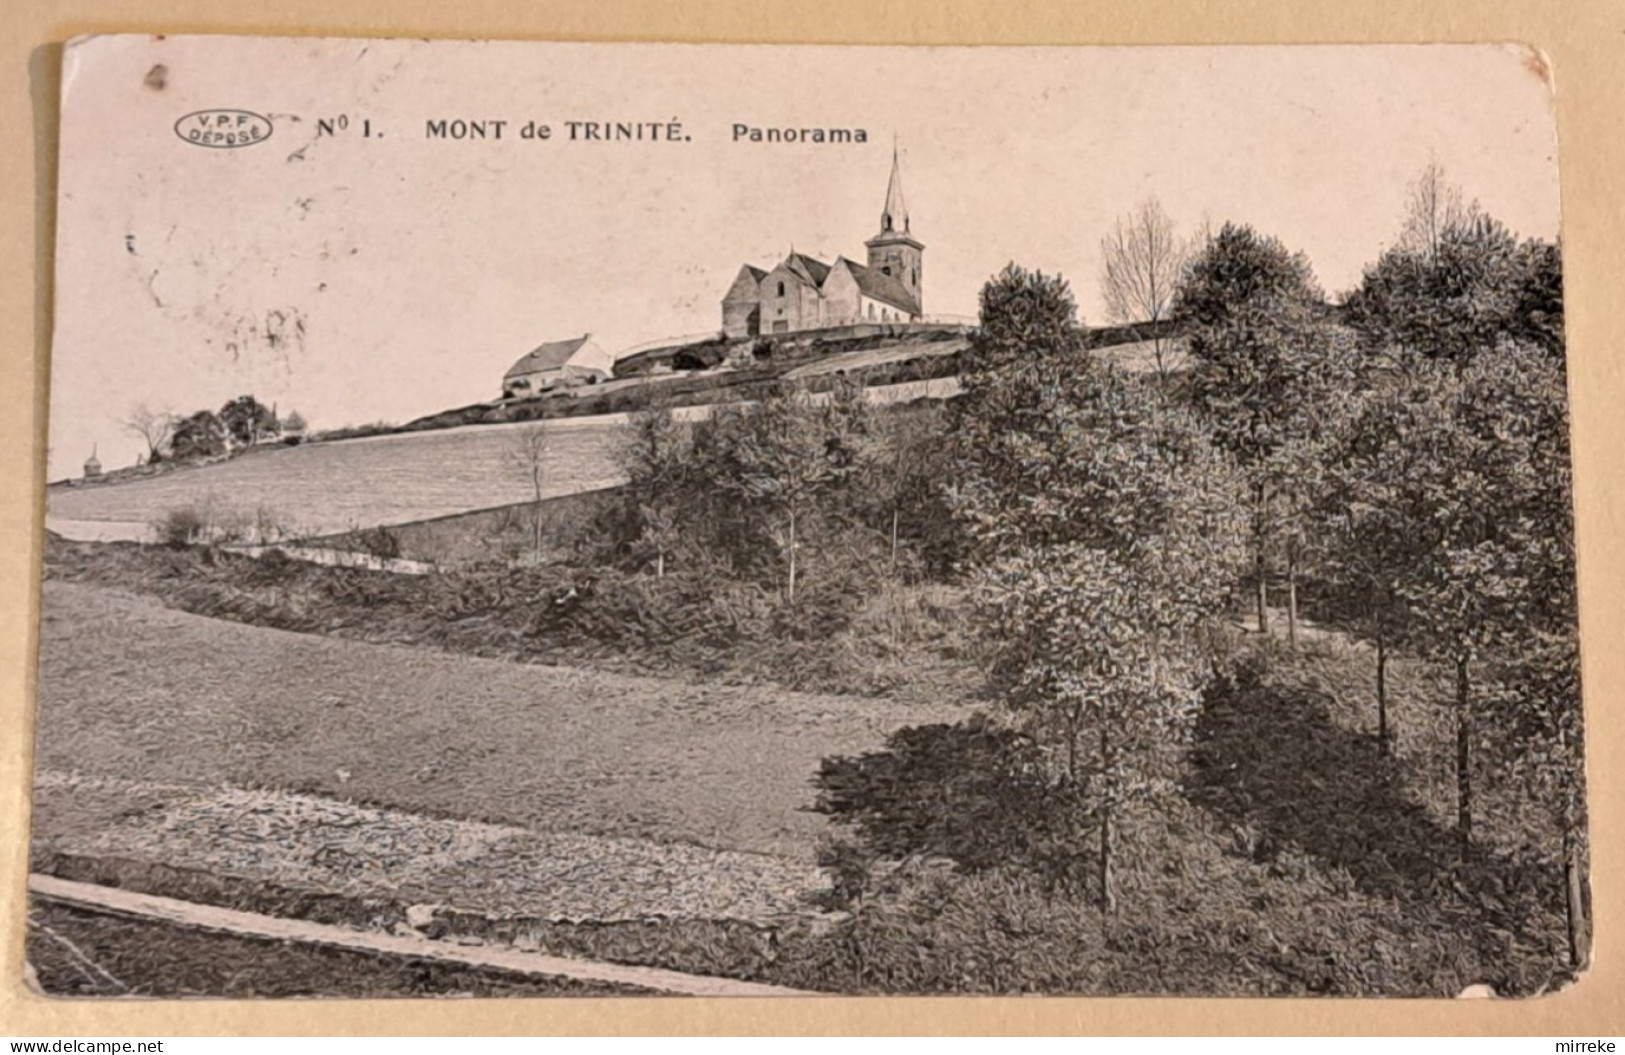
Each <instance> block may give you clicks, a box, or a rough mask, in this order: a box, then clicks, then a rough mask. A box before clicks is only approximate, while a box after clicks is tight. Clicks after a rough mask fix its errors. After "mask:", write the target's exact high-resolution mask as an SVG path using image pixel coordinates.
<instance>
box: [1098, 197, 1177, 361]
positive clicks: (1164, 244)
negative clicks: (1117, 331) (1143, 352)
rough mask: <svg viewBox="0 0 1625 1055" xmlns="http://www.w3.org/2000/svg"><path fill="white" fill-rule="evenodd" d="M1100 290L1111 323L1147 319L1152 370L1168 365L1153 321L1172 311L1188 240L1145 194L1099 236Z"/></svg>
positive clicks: (1164, 316)
mask: <svg viewBox="0 0 1625 1055" xmlns="http://www.w3.org/2000/svg"><path fill="white" fill-rule="evenodd" d="M1100 255H1101V258H1102V264H1101V272H1100V291H1101V295H1102V296H1103V297H1104V298H1105V300H1106V317H1107V318H1108V319H1109V320H1111V321H1112V322H1117V323H1130V322H1149V323H1152V324H1153V326H1152V332H1151V347H1152V351H1153V353H1154V354H1155V356H1156V361H1157V374H1158V376H1160V377H1162V378H1163V379H1164V380H1166V379H1167V376H1168V367H1167V362H1166V358H1165V355H1164V351H1165V345H1166V343H1167V342H1166V339H1165V338H1164V337H1163V334H1162V331H1161V329H1160V327H1157V326H1156V325H1155V324H1157V323H1160V322H1161V321H1162V320H1164V319H1166V318H1167V317H1168V316H1169V314H1170V313H1171V311H1172V309H1173V303H1174V291H1175V290H1176V289H1177V288H1178V285H1179V279H1180V275H1181V274H1182V273H1183V271H1184V269H1185V262H1186V260H1187V259H1188V258H1189V255H1190V246H1189V243H1187V242H1185V241H1184V240H1183V239H1181V238H1180V237H1179V235H1178V234H1177V233H1176V232H1175V231H1174V225H1173V222H1172V221H1171V220H1169V219H1168V215H1167V213H1165V212H1163V211H1162V205H1161V203H1160V202H1158V201H1157V199H1156V198H1147V199H1145V200H1144V201H1143V202H1141V203H1140V204H1139V205H1138V206H1136V207H1135V209H1134V211H1133V212H1132V213H1130V214H1129V215H1128V216H1125V217H1119V218H1118V220H1117V225H1116V226H1115V227H1114V228H1113V229H1112V233H1111V234H1109V235H1107V236H1106V237H1105V238H1103V239H1101V242H1100Z"/></svg>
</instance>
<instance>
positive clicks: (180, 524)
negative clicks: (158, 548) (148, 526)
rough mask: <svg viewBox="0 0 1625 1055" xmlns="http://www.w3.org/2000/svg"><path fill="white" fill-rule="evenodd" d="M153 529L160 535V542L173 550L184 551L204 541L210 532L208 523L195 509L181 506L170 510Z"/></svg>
mask: <svg viewBox="0 0 1625 1055" xmlns="http://www.w3.org/2000/svg"><path fill="white" fill-rule="evenodd" d="M153 527H154V529H155V530H156V531H157V533H158V541H159V542H161V543H163V544H164V545H166V546H169V547H171V548H173V549H184V548H186V547H187V546H190V545H193V544H194V543H197V542H201V541H203V539H204V537H205V535H206V533H207V531H208V521H207V519H206V518H205V517H204V515H203V514H202V513H200V512H199V511H198V510H197V509H196V508H195V507H193V506H181V507H180V508H179V509H171V510H169V511H168V512H167V513H165V514H164V515H163V516H162V517H160V518H159V520H158V522H157V523H156V524H154V525H153Z"/></svg>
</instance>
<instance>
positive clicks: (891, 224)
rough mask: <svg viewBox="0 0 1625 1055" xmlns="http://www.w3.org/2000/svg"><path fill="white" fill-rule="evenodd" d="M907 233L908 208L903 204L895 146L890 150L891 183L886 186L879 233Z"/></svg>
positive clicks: (900, 175) (900, 176)
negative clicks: (884, 206) (884, 205)
mask: <svg viewBox="0 0 1625 1055" xmlns="http://www.w3.org/2000/svg"><path fill="white" fill-rule="evenodd" d="M889 231H897V232H900V233H903V234H907V233H908V206H907V205H905V204H904V203H903V175H902V171H901V169H900V167H899V165H898V163H897V144H896V143H895V142H894V143H892V148H891V181H890V182H889V183H887V184H886V209H885V211H884V212H882V213H881V214H880V233H881V234H885V233H887V232H889Z"/></svg>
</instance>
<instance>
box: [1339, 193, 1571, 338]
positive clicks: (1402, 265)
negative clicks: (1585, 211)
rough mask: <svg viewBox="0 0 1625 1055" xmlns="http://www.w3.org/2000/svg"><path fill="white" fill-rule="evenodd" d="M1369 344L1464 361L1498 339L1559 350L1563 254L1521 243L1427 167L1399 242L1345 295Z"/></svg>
mask: <svg viewBox="0 0 1625 1055" xmlns="http://www.w3.org/2000/svg"><path fill="white" fill-rule="evenodd" d="M1344 305H1345V310H1346V314H1347V317H1348V319H1349V322H1350V324H1351V325H1353V326H1354V327H1355V328H1356V329H1357V330H1358V331H1359V332H1360V334H1361V337H1362V339H1363V341H1364V343H1365V344H1366V345H1367V347H1368V348H1370V349H1372V350H1376V351H1389V350H1392V349H1410V350H1412V351H1415V352H1416V353H1418V354H1420V355H1423V356H1426V357H1429V358H1434V359H1443V360H1447V361H1450V362H1453V363H1458V364H1460V363H1464V362H1466V361H1467V360H1468V359H1470V358H1471V357H1473V356H1474V355H1477V354H1479V353H1480V352H1484V351H1488V350H1490V349H1493V348H1495V347H1496V345H1497V343H1498V342H1500V341H1502V340H1507V339H1511V340H1515V341H1518V342H1521V343H1526V344H1529V345H1532V346H1533V347H1535V348H1537V349H1540V350H1543V351H1545V352H1547V353H1549V354H1556V355H1561V353H1562V350H1563V274H1562V253H1561V250H1560V249H1559V247H1558V246H1556V245H1554V244H1552V243H1549V242H1542V241H1539V240H1533V239H1532V240H1529V241H1526V242H1522V243H1520V242H1519V241H1518V240H1517V238H1516V237H1515V236H1514V235H1513V234H1512V233H1511V232H1510V231H1508V230H1507V229H1506V227H1505V226H1504V225H1502V224H1501V223H1500V222H1499V221H1497V220H1495V219H1494V218H1493V217H1491V216H1489V215H1487V214H1486V213H1485V212H1484V211H1483V210H1482V209H1480V208H1479V206H1478V203H1477V202H1471V203H1467V202H1465V201H1464V199H1463V196H1462V193H1461V190H1460V189H1459V188H1457V187H1454V186H1452V185H1450V184H1448V183H1447V182H1445V180H1444V174H1443V170H1442V169H1441V168H1439V166H1438V165H1436V164H1430V165H1429V166H1428V167H1427V168H1426V169H1424V170H1423V172H1422V174H1421V175H1420V176H1419V177H1418V178H1417V180H1416V181H1415V182H1413V184H1412V186H1411V198H1410V202H1409V207H1408V210H1407V214H1406V217H1405V221H1404V226H1403V227H1402V229H1401V232H1400V238H1399V241H1398V244H1397V245H1395V247H1394V248H1392V249H1390V250H1388V251H1387V252H1385V253H1383V254H1382V256H1381V257H1379V258H1378V260H1377V262H1376V263H1375V264H1374V265H1372V266H1371V267H1369V268H1367V269H1366V272H1365V274H1364V276H1363V277H1362V279H1361V281H1360V286H1359V288H1358V289H1356V290H1354V291H1353V292H1351V293H1349V294H1348V295H1347V296H1346V297H1345V298H1344Z"/></svg>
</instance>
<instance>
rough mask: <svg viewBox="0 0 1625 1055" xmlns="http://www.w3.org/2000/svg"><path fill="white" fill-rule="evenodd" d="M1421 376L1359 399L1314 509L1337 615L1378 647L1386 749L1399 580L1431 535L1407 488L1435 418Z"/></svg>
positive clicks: (1410, 575) (1405, 623) (1377, 691)
mask: <svg viewBox="0 0 1625 1055" xmlns="http://www.w3.org/2000/svg"><path fill="white" fill-rule="evenodd" d="M1425 385H1426V381H1424V382H1422V386H1417V385H1416V384H1414V383H1410V384H1406V383H1403V382H1402V383H1400V384H1398V385H1390V386H1388V387H1387V388H1384V389H1380V390H1377V391H1373V392H1369V393H1366V394H1364V396H1363V397H1361V398H1360V399H1359V400H1358V401H1357V402H1356V404H1355V405H1354V407H1353V408H1352V409H1351V412H1350V413H1349V414H1348V416H1347V418H1346V419H1345V421H1344V427H1343V429H1342V430H1341V432H1340V433H1339V434H1338V435H1337V436H1336V438H1335V441H1334V442H1333V443H1332V444H1330V449H1329V450H1328V452H1327V457H1326V476H1325V480H1324V482H1323V486H1322V487H1321V489H1320V490H1319V492H1318V494H1317V499H1318V502H1317V505H1316V507H1315V509H1314V511H1313V516H1314V519H1315V521H1316V523H1317V524H1318V525H1319V527H1320V528H1321V530H1322V535H1323V537H1324V538H1325V539H1326V542H1327V548H1328V550H1329V554H1328V559H1327V560H1326V562H1325V568H1326V578H1327V580H1328V581H1329V583H1330V584H1331V585H1332V586H1333V587H1334V588H1335V589H1336V590H1337V592H1338V595H1339V597H1340V598H1341V600H1342V602H1343V605H1342V608H1343V611H1341V612H1340V613H1339V614H1340V616H1341V620H1340V621H1341V622H1342V624H1343V626H1344V627H1345V628H1346V629H1348V630H1350V631H1351V632H1353V633H1354V634H1356V635H1357V636H1359V637H1362V638H1364V639H1365V640H1367V641H1370V642H1371V643H1372V644H1373V646H1375V649H1376V668H1375V683H1374V697H1375V701H1376V709H1377V741H1378V744H1379V746H1380V748H1381V749H1382V750H1383V751H1385V752H1387V751H1389V750H1391V747H1392V741H1393V736H1394V732H1393V729H1392V727H1391V725H1390V722H1389V716H1388V677H1387V675H1388V661H1389V658H1390V655H1391V652H1392V650H1393V648H1394V647H1395V646H1396V644H1398V643H1399V642H1401V641H1403V640H1405V639H1406V638H1407V637H1408V636H1409V634H1410V627H1411V625H1412V616H1411V612H1410V608H1409V606H1408V604H1407V603H1406V601H1405V599H1404V596H1403V594H1402V590H1403V588H1404V586H1405V584H1406V583H1408V582H1410V581H1412V580H1413V579H1414V578H1415V577H1416V575H1417V574H1418V568H1419V565H1420V562H1421V560H1422V557H1423V555H1424V554H1425V553H1426V551H1427V548H1428V546H1429V545H1430V544H1431V543H1430V541H1429V539H1428V538H1427V536H1426V534H1425V532H1424V531H1423V530H1422V527H1423V526H1422V525H1420V524H1418V523H1417V518H1418V517H1420V516H1422V515H1423V514H1422V511H1421V507H1420V505H1419V504H1418V502H1417V499H1416V497H1415V496H1413V495H1411V494H1410V493H1408V492H1407V490H1406V485H1407V483H1408V482H1409V481H1411V480H1412V479H1413V478H1414V473H1413V465H1412V463H1413V461H1414V460H1415V459H1417V458H1419V457H1425V456H1426V455H1425V453H1424V452H1426V451H1427V450H1428V449H1429V446H1430V444H1429V443H1428V442H1427V441H1426V440H1425V439H1424V437H1425V436H1426V435H1427V434H1428V433H1429V431H1430V430H1432V429H1434V428H1437V427H1439V422H1438V421H1437V420H1436V418H1437V415H1438V414H1439V413H1440V410H1439V407H1438V405H1437V404H1436V403H1435V402H1433V401H1431V400H1429V399H1428V398H1427V396H1428V391H1427V389H1426V388H1425V387H1423V386H1425Z"/></svg>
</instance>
